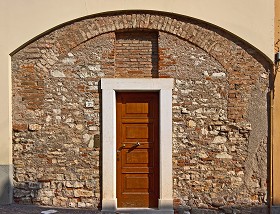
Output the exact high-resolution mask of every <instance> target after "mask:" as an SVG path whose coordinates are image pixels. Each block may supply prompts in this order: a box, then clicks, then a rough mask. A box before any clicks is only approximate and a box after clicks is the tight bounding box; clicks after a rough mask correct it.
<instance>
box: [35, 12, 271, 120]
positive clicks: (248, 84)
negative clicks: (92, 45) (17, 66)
mask: <svg viewBox="0 0 280 214" xmlns="http://www.w3.org/2000/svg"><path fill="white" fill-rule="evenodd" d="M133 29H134V30H139V29H146V30H155V31H162V32H167V33H169V34H172V35H175V36H177V37H179V38H181V39H184V40H186V41H188V42H190V43H192V44H194V45H195V46H197V47H199V48H201V49H202V50H204V51H205V52H206V53H208V54H209V55H210V56H211V57H213V58H214V59H215V60H216V61H217V62H219V63H220V64H221V65H222V66H223V67H224V68H225V69H226V71H227V73H228V83H229V88H230V91H229V107H228V116H229V119H234V120H237V121H243V120H244V118H245V117H246V107H247V106H246V104H245V103H246V101H245V100H246V99H248V97H250V91H251V88H252V85H253V84H255V83H256V82H257V81H258V78H259V77H258V75H259V73H260V72H262V70H263V69H264V70H271V63H270V62H269V61H268V60H267V59H266V58H265V57H264V56H263V55H262V53H261V52H260V51H258V50H257V49H256V48H253V47H252V46H250V45H249V44H247V43H246V42H244V41H243V40H242V39H240V38H238V37H237V36H234V35H232V34H231V33H229V32H227V31H225V30H223V29H220V28H219V27H216V26H213V25H211V24H208V23H205V22H203V21H199V20H195V19H192V18H189V17H182V16H179V15H177V16H176V15H173V14H167V13H163V12H157V13H155V12H141V11H140V12H139V11H138V12H135V13H134V12H119V13H111V14H103V15H99V16H94V17H86V18H85V19H82V20H78V21H75V22H73V23H69V24H67V25H65V26H64V27H62V28H59V29H57V30H55V31H53V32H51V33H50V34H48V35H47V37H48V36H49V37H50V38H53V37H55V40H56V41H57V42H56V43H51V42H48V39H46V40H44V41H43V45H44V46H47V49H48V50H52V51H55V52H56V55H57V56H58V57H59V56H62V55H64V54H66V53H68V52H69V51H71V50H72V49H74V48H75V47H77V46H79V45H81V44H83V43H85V42H87V41H89V40H91V39H92V38H94V37H97V36H99V35H102V34H106V33H110V32H117V31H124V30H133ZM43 55H49V51H46V52H45V53H44V54H43ZM53 60H54V61H56V57H54V59H53ZM241 65H242V66H241ZM39 66H41V68H42V69H45V67H46V66H45V65H39ZM159 69H160V68H159ZM45 70H46V71H47V69H45ZM237 87H238V89H237Z"/></svg>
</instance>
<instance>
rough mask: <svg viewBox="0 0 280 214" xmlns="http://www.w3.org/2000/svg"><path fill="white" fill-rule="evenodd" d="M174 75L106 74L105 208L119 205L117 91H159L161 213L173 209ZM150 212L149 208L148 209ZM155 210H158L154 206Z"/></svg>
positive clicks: (103, 125) (103, 147) (104, 127)
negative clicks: (123, 76)
mask: <svg viewBox="0 0 280 214" xmlns="http://www.w3.org/2000/svg"><path fill="white" fill-rule="evenodd" d="M172 88H173V79H171V78H163V79H161V78H157V79H141V78H139V79H132V78H120V79H119V78H115V79H113V78H102V79H101V89H102V211H103V212H114V211H116V210H117V209H118V207H117V197H116V195H117V194H116V184H117V181H116V171H117V163H116V153H117V152H116V92H117V91H134V92H137V91H139V92H143V91H158V92H159V108H160V112H159V150H160V154H159V157H160V162H159V170H160V173H159V182H160V185H159V191H160V193H159V201H158V211H159V212H160V213H174V212H173V197H172V193H173V185H172V183H173V182H172ZM146 212H147V211H146ZM153 212H155V210H153Z"/></svg>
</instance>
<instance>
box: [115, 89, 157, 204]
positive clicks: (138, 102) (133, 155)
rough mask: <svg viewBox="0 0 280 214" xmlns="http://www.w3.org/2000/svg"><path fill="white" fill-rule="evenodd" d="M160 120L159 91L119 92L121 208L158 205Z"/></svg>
mask: <svg viewBox="0 0 280 214" xmlns="http://www.w3.org/2000/svg"><path fill="white" fill-rule="evenodd" d="M158 120H159V98H158V93H156V92H145V93H143V92H141V93H140V92H139V93H138V92H137V93H136V92H120V93H117V203H118V207H157V206H158V198H159V125H158V124H159V121H158Z"/></svg>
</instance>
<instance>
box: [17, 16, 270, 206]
mask: <svg viewBox="0 0 280 214" xmlns="http://www.w3.org/2000/svg"><path fill="white" fill-rule="evenodd" d="M143 30H145V32H148V33H147V34H149V32H153V35H157V36H158V46H156V47H157V48H158V53H157V54H158V67H156V69H158V74H157V75H152V76H143V74H141V73H140V74H139V76H138V77H145V78H152V77H157V78H164V77H171V78H174V80H175V85H174V91H173V100H174V103H173V127H174V131H173V132H174V136H173V155H174V160H173V162H174V163H173V165H174V173H173V175H174V199H175V206H178V205H182V206H185V205H187V206H191V207H200V208H207V207H211V208H217V207H222V206H225V205H226V206H231V205H235V204H237V205H243V204H245V205H250V206H252V205H254V204H257V205H264V204H265V203H266V197H267V186H266V179H267V170H266V164H267V162H266V160H267V150H266V148H267V135H268V125H267V118H268V116H267V115H268V113H267V102H268V101H267V98H266V96H267V95H266V93H267V92H268V90H269V72H270V66H271V64H270V63H269V62H268V61H266V59H265V58H264V57H263V56H262V55H261V53H260V52H258V50H255V49H254V48H252V47H251V46H250V45H248V44H246V43H245V42H243V41H242V40H241V39H240V38H237V37H236V36H234V35H231V34H230V33H228V32H226V31H224V30H222V29H219V28H218V27H215V26H212V25H209V24H207V23H204V22H201V21H198V20H194V19H191V18H187V17H182V16H176V15H171V14H166V13H160V12H135V13H134V12H120V13H114V14H113V13H111V14H104V15H99V16H93V17H86V18H84V19H81V20H76V21H75V22H71V23H68V24H66V25H64V26H63V27H60V28H58V29H55V30H54V31H52V32H50V33H48V34H47V35H44V36H42V37H41V38H39V39H37V40H36V41H34V42H32V43H31V44H28V45H27V46H26V47H24V48H23V49H21V50H20V51H18V52H17V53H15V54H14V55H13V56H12V70H13V73H12V75H13V77H12V78H13V130H14V135H13V136H14V156H13V159H14V164H15V181H16V182H15V183H16V185H15V186H16V189H15V199H16V200H18V201H19V202H24V201H25V200H26V202H28V203H31V202H32V203H39V204H45V205H56V206H73V207H77V206H80V207H85V206H86V207H96V206H98V204H99V202H100V183H99V182H100V180H99V176H100V173H101V172H100V171H99V167H98V165H97V164H93V163H98V161H99V159H100V154H99V152H100V148H99V147H98V145H95V142H94V139H93V138H92V136H93V135H99V134H100V125H99V124H100V117H99V114H100V109H99V108H100V106H99V102H100V94H99V85H98V84H99V80H100V78H101V77H111V78H112V77H113V78H114V77H131V76H124V74H122V73H121V72H119V73H118V72H116V60H115V59H116V53H117V52H116V48H115V46H116V40H117V39H118V38H120V39H122V38H123V37H125V38H126V37H129V36H118V37H116V34H115V32H130V31H131V32H134V33H135V32H136V33H135V34H137V32H141V31H143ZM134 38H135V37H134ZM147 38H149V36H147ZM153 38H154V37H153ZM148 40H149V39H147V41H148ZM149 41H154V40H153V39H150V40H149ZM154 43H155V42H154ZM154 67H155V66H154ZM89 71H90V72H89ZM136 75H138V74H137V72H136ZM145 75H146V74H145ZM136 77H137V76H136ZM71 78H73V79H71ZM194 91H195V92H194ZM65 92H70V93H69V95H68V97H67V96H66V95H65ZM70 95H71V96H72V97H70ZM87 99H89V100H94V104H95V106H94V107H93V110H89V109H87V108H86V109H84V108H85V106H84V105H85V101H86V100H87ZM65 100H68V101H69V100H71V101H69V102H70V103H71V105H69V106H67V105H66V104H67V103H65ZM71 111H72V112H71ZM70 115H71V116H70ZM73 118H74V119H73ZM73 130H74V131H73ZM47 135H49V136H47ZM75 135H76V136H80V137H75ZM64 141H67V142H72V143H70V144H69V145H68V146H69V147H67V145H66V146H64V147H63V149H62V150H61V149H60V148H59V147H60V142H64ZM65 144H66V143H65ZM70 145H71V146H70ZM47 146H48V147H49V148H51V151H48V154H45V153H44V150H45V149H46V147H47ZM33 147H34V148H36V150H35V152H34V151H31V148H33ZM70 148H71V149H72V150H71V149H70ZM68 149H69V151H68ZM26 151H27V153H25V152H26ZM29 152H30V153H29ZM72 153H73V154H72ZM74 153H75V154H76V155H77V154H78V155H80V156H81V158H80V160H81V162H82V163H79V164H78V163H76V162H79V161H80V160H79V161H77V160H74V159H75V154H74ZM25 154H28V155H27V156H25ZM55 154H57V155H59V156H61V157H60V158H57V157H55ZM65 154H67V155H68V156H71V157H68V156H67V158H64V159H63V156H64V155H65ZM69 154H70V155H69ZM71 154H72V155H71ZM32 155H34V156H33V157H32ZM23 159H28V162H29V163H32V164H33V165H34V166H31V165H28V164H27V165H26V164H24V163H23V162H24V161H23ZM59 161H61V162H59ZM63 161H68V162H69V163H71V164H73V165H74V166H75V167H76V168H75V170H74V169H73V171H71V170H72V169H71V170H70V171H69V170H66V172H64V174H63V173H61V174H60V173H58V172H59V168H60V167H64V168H65V169H66V168H67V164H66V165H65V163H64V162H63ZM46 164H53V165H54V170H53V171H50V172H48V173H49V175H46V174H44V172H42V171H40V170H39V172H38V174H37V175H36V174H35V173H34V172H36V169H38V167H39V166H45V165H46ZM71 164H70V165H71ZM75 164H77V165H75ZM22 166H23V167H25V168H26V169H24V168H23V167H22ZM215 166H217V168H215ZM67 169H68V168H67ZM91 169H92V170H93V171H94V173H93V172H92V171H91ZM63 170H64V169H63ZM63 170H62V172H63ZM79 170H80V171H79ZM199 170H200V171H199ZM197 171H199V173H196V172H197ZM52 172H53V173H52ZM79 172H83V173H84V177H83V178H78V177H77V176H78V173H79ZM92 174H94V178H92ZM89 177H91V179H90V178H89ZM209 182H210V184H211V185H212V186H211V185H210V184H209ZM208 184H209V185H208ZM226 185H229V187H228V188H225V186H226ZM210 186H211V187H210ZM219 188H220V189H221V191H220V192H217V191H218V189H219ZM215 191H216V192H215ZM61 192H62V193H61ZM32 195H33V196H32ZM245 199H246V200H247V199H248V200H247V201H246V200H245Z"/></svg>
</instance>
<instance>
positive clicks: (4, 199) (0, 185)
mask: <svg viewBox="0 0 280 214" xmlns="http://www.w3.org/2000/svg"><path fill="white" fill-rule="evenodd" d="M2 168H3V166H0V205H3V204H11V203H12V188H13V186H12V184H11V182H10V180H9V177H8V174H9V173H7V172H6V171H5V170H2ZM5 168H6V167H5ZM3 172H4V173H3Z"/></svg>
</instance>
